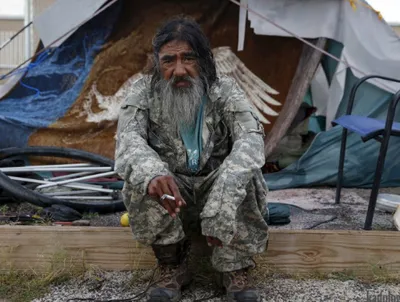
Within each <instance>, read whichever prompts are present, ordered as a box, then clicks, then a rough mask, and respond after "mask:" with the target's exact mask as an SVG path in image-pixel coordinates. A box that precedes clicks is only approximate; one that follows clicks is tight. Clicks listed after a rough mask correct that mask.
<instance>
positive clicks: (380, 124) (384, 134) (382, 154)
mask: <svg viewBox="0 0 400 302" xmlns="http://www.w3.org/2000/svg"><path fill="white" fill-rule="evenodd" d="M372 78H379V79H382V80H387V81H392V82H398V83H400V80H397V79H392V78H388V77H383V76H378V75H369V76H365V77H363V78H361V79H359V80H358V81H357V83H356V84H354V86H353V87H352V90H351V92H350V99H349V104H348V105H347V111H346V114H345V115H343V116H341V117H339V118H337V119H336V120H334V121H333V122H332V125H333V126H335V125H340V126H342V127H343V131H342V141H341V148H340V158H339V171H338V180H337V188H336V198H335V202H336V204H339V203H340V193H341V190H342V185H343V167H344V158H345V152H346V141H347V131H348V130H350V131H352V132H356V133H358V134H359V135H360V136H361V139H362V141H363V142H366V141H368V140H370V139H375V140H377V141H378V142H380V143H381V148H380V151H379V157H378V162H377V164H376V170H375V176H374V182H373V185H372V191H371V195H370V198H369V204H368V212H367V216H366V219H365V224H364V229H365V230H371V226H372V219H373V216H374V212H375V206H376V200H377V197H378V191H379V188H380V183H381V178H382V172H383V167H384V164H385V158H386V153H387V149H388V145H389V139H390V136H391V135H394V136H400V123H395V122H393V120H394V116H395V112H396V106H397V103H398V102H399V100H400V91H398V92H397V93H396V94H395V95H394V96H393V97H392V99H391V101H390V104H389V108H388V112H387V116H386V121H381V120H377V119H374V118H369V117H365V116H358V115H351V111H352V110H353V103H354V98H355V95H356V92H357V89H358V88H359V87H360V85H361V84H362V83H364V82H365V81H367V80H369V79H372Z"/></svg>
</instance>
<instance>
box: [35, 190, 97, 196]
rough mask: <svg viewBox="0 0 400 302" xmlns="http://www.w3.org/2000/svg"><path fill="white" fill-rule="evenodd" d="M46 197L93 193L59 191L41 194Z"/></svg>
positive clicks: (85, 191)
mask: <svg viewBox="0 0 400 302" xmlns="http://www.w3.org/2000/svg"><path fill="white" fill-rule="evenodd" d="M41 193H42V194H45V195H47V196H57V195H79V194H87V193H93V190H77V191H60V192H49V193H46V192H41Z"/></svg>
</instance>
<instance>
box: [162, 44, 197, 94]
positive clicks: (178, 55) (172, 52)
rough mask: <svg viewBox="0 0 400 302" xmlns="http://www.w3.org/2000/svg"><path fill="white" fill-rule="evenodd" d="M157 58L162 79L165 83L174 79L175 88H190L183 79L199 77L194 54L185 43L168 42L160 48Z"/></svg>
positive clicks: (188, 82)
mask: <svg viewBox="0 0 400 302" xmlns="http://www.w3.org/2000/svg"><path fill="white" fill-rule="evenodd" d="M158 57H159V63H160V67H161V74H162V76H163V78H164V79H165V80H167V81H169V80H170V79H171V78H175V79H176V82H175V83H174V86H175V87H177V88H187V87H190V86H191V83H190V81H187V80H185V77H188V76H189V77H191V78H196V77H198V76H199V72H198V65H197V60H196V54H195V53H194V51H193V50H192V48H191V47H190V46H189V44H188V43H187V42H183V41H171V42H168V43H167V44H165V45H164V46H163V47H161V49H160V52H159V56H158Z"/></svg>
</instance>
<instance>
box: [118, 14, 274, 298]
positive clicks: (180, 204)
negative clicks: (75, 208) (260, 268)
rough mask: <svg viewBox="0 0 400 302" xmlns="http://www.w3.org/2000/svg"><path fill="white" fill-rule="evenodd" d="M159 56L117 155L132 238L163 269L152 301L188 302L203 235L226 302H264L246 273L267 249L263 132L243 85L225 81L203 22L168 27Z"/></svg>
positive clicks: (136, 91)
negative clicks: (193, 239) (192, 261)
mask: <svg viewBox="0 0 400 302" xmlns="http://www.w3.org/2000/svg"><path fill="white" fill-rule="evenodd" d="M153 48H154V54H153V55H154V57H153V61H152V63H153V66H152V68H151V72H150V74H147V75H145V76H144V77H143V78H142V79H140V80H138V81H137V82H136V83H135V84H134V85H133V87H132V92H131V95H130V96H129V97H128V98H127V99H126V101H125V102H124V104H123V105H122V107H121V112H120V117H119V123H118V133H117V147H116V155H115V160H116V170H117V172H118V173H119V174H120V175H121V177H123V178H124V180H125V184H124V189H123V194H124V202H125V205H126V208H127V210H128V212H129V218H130V225H131V228H132V232H133V237H134V238H135V239H136V240H138V241H139V242H141V243H143V244H146V245H151V247H152V248H153V251H154V254H155V256H156V258H157V259H158V264H159V266H160V269H161V278H160V279H159V282H158V283H157V284H156V285H154V286H153V287H152V288H150V290H149V291H148V301H178V300H179V299H180V296H181V289H182V286H184V285H186V284H187V283H188V282H189V281H190V278H189V272H188V269H187V259H188V253H189V242H190V241H189V240H190V234H191V233H193V232H196V231H197V230H201V233H202V234H203V235H204V236H206V238H207V242H208V244H209V245H211V246H213V247H214V248H213V253H212V258H211V261H212V265H213V267H214V268H215V269H216V270H217V271H219V272H221V273H222V280H223V285H224V287H225V288H226V291H227V298H228V301H259V300H260V297H259V293H258V292H257V291H256V289H254V288H253V287H251V284H250V282H249V281H248V270H249V269H250V268H253V267H254V265H255V263H254V261H253V256H254V255H257V254H259V253H262V252H263V251H264V250H265V249H266V244H267V241H268V226H267V224H266V222H265V220H264V217H265V216H266V215H267V212H268V209H267V201H266V195H267V191H268V189H267V186H266V183H265V181H264V178H263V175H262V173H261V167H262V166H263V165H264V161H265V158H264V141H263V138H264V131H263V127H262V124H261V123H260V122H259V120H258V119H257V117H256V116H255V114H254V113H253V111H252V108H251V107H250V105H249V101H248V100H247V99H246V96H245V95H244V93H243V91H242V90H241V89H240V88H239V87H238V85H237V84H236V83H235V81H234V80H233V79H231V78H228V77H220V78H218V77H217V73H216V67H215V62H214V59H213V54H212V51H211V48H210V45H209V41H208V39H207V38H206V36H205V35H204V33H203V32H202V31H201V29H200V26H199V25H198V24H197V23H196V22H194V21H192V20H190V19H187V18H176V19H173V20H171V21H169V22H167V23H166V24H165V25H164V26H162V27H161V28H160V29H159V31H158V32H157V34H156V35H155V37H154V40H153ZM165 194H167V195H165Z"/></svg>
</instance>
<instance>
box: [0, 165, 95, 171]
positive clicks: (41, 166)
mask: <svg viewBox="0 0 400 302" xmlns="http://www.w3.org/2000/svg"><path fill="white" fill-rule="evenodd" d="M76 167H97V166H96V165H92V164H60V165H32V166H19V167H8V168H7V169H26V170H29V169H31V168H35V169H36V168H76Z"/></svg>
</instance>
